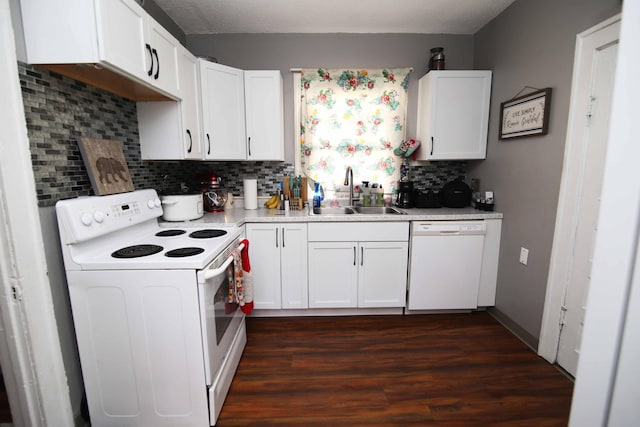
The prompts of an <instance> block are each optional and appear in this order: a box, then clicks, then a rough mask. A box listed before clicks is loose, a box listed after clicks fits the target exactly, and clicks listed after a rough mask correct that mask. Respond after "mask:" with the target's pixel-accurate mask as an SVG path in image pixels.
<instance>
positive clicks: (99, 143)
mask: <svg viewBox="0 0 640 427" xmlns="http://www.w3.org/2000/svg"><path fill="white" fill-rule="evenodd" d="M78 146H79V147H80V154H82V160H83V161H84V166H85V167H86V169H87V173H88V174H89V180H90V181H91V186H92V187H93V191H94V193H96V195H98V196H104V195H105V194H116V193H126V192H129V191H133V190H134V188H133V182H132V181H131V175H130V174H129V168H128V167H127V161H126V160H125V158H124V153H123V151H122V144H121V143H120V142H119V141H111V140H105V139H96V138H84V137H82V138H80V139H79V140H78Z"/></svg>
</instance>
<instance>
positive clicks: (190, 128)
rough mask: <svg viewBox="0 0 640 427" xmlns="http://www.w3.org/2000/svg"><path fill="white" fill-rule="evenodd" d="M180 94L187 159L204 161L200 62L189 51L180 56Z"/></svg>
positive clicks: (182, 50) (185, 156)
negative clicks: (199, 89)
mask: <svg viewBox="0 0 640 427" xmlns="http://www.w3.org/2000/svg"><path fill="white" fill-rule="evenodd" d="M178 77H179V79H178V94H179V96H180V98H181V101H180V103H181V112H182V135H183V139H182V147H183V150H182V151H183V153H184V158H185V159H200V160H201V159H202V156H203V152H202V138H201V134H200V108H199V102H200V98H199V93H198V61H197V60H196V58H195V56H193V55H192V54H191V53H190V52H189V51H188V50H187V49H184V48H182V49H180V51H179V55H178Z"/></svg>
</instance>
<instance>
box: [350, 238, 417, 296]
mask: <svg viewBox="0 0 640 427" xmlns="http://www.w3.org/2000/svg"><path fill="white" fill-rule="evenodd" d="M358 251H359V256H360V258H359V260H358V266H359V274H358V307H404V306H405V301H406V292H407V260H408V258H409V248H408V244H407V242H361V243H360V245H359V248H358Z"/></svg>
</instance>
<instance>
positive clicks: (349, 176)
mask: <svg viewBox="0 0 640 427" xmlns="http://www.w3.org/2000/svg"><path fill="white" fill-rule="evenodd" d="M343 185H348V186H349V206H353V170H352V169H351V166H347V171H346V173H345V175H344V184H343Z"/></svg>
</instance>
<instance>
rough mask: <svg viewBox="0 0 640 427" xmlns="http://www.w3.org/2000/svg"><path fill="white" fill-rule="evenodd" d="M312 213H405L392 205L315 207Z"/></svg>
mask: <svg viewBox="0 0 640 427" xmlns="http://www.w3.org/2000/svg"><path fill="white" fill-rule="evenodd" d="M309 214H310V215H325V216H328V215H389V214H391V215H404V212H402V211H401V210H399V209H396V208H394V207H390V206H355V207H353V206H340V207H336V208H313V209H311V210H310V211H309Z"/></svg>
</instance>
